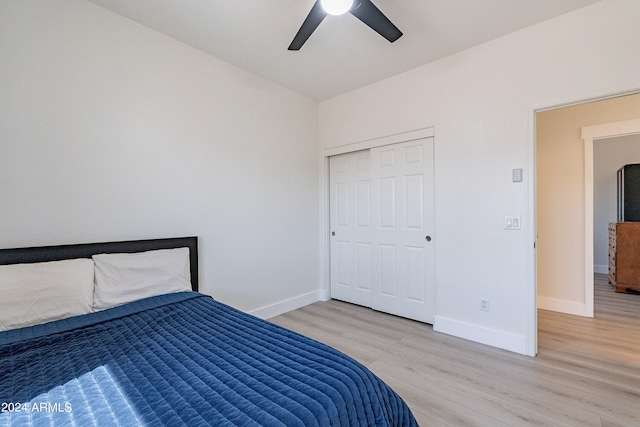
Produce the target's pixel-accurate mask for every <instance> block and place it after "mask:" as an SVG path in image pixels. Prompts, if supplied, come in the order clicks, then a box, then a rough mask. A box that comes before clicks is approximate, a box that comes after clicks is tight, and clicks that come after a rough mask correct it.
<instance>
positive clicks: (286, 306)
mask: <svg viewBox="0 0 640 427" xmlns="http://www.w3.org/2000/svg"><path fill="white" fill-rule="evenodd" d="M328 299H329V296H328V292H327V291H324V290H318V291H313V292H309V293H307V294H304V295H300V296H297V297H293V298H290V299H288V300H285V301H280V302H277V303H274V304H270V305H267V306H264V307H262V308H258V309H256V310H252V311H250V312H249V314H252V315H254V316H256V317H259V318H261V319H271V318H272V317H276V316H279V315H281V314H284V313H288V312H289V311H293V310H297V309H298V308H302V307H304V306H305V305H309V304H313V303H314V302H318V301H327V300H328Z"/></svg>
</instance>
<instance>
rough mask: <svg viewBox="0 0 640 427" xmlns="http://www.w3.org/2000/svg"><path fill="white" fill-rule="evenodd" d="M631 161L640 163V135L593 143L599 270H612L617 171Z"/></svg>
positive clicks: (595, 241) (596, 265)
mask: <svg viewBox="0 0 640 427" xmlns="http://www.w3.org/2000/svg"><path fill="white" fill-rule="evenodd" d="M632 163H640V135H627V136H619V137H616V138H606V139H600V140H596V141H594V142H593V265H594V270H595V271H596V272H597V273H602V274H608V272H609V230H608V228H607V227H608V224H609V223H610V222H615V221H616V219H617V196H616V195H617V171H618V169H620V168H621V167H622V166H624V165H628V164H632Z"/></svg>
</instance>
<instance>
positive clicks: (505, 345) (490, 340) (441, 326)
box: [433, 316, 532, 356]
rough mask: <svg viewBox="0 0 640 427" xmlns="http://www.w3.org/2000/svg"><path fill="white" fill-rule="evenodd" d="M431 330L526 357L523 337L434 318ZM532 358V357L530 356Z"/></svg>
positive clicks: (452, 320) (444, 318)
mask: <svg viewBox="0 0 640 427" xmlns="http://www.w3.org/2000/svg"><path fill="white" fill-rule="evenodd" d="M433 330H434V331H437V332H442V333H444V334H448V335H453V336H456V337H458V338H464V339H466V340H470V341H475V342H478V343H480V344H486V345H490V346H493V347H497V348H501V349H503V350H509V351H513V352H515V353H520V354H524V355H527V353H526V345H525V341H526V340H525V336H524V335H516V334H512V333H509V332H504V331H499V330H496V329H490V328H485V327H482V326H478V325H473V324H471V323H465V322H460V321H458V320H454V319H448V318H446V317H442V316H435V317H434V321H433ZM531 356H532V355H531Z"/></svg>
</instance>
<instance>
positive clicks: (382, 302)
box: [329, 138, 435, 323]
mask: <svg viewBox="0 0 640 427" xmlns="http://www.w3.org/2000/svg"><path fill="white" fill-rule="evenodd" d="M433 167H434V166H433V138H424V139H420V140H416V141H409V142H402V143H398V144H393V145H386V146H382V147H376V148H371V149H367V150H363V151H357V152H353V153H346V154H340V155H337V156H332V157H331V159H330V165H329V169H330V177H329V180H330V190H329V197H330V199H329V203H330V223H331V245H330V246H331V297H332V298H335V299H339V300H343V301H347V302H351V303H354V304H359V305H364V306H367V307H371V308H373V309H375V310H379V311H384V312H387V313H391V314H395V315H398V316H403V317H407V318H410V319H415V320H419V321H422V322H427V323H433V316H434V312H435V267H434V265H435V242H434V235H433V233H434V222H435V221H434V181H433V179H434V178H433V176H434V173H433Z"/></svg>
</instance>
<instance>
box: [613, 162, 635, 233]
mask: <svg viewBox="0 0 640 427" xmlns="http://www.w3.org/2000/svg"><path fill="white" fill-rule="evenodd" d="M618 222H640V164H632V165H624V166H623V167H621V168H620V169H618Z"/></svg>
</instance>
